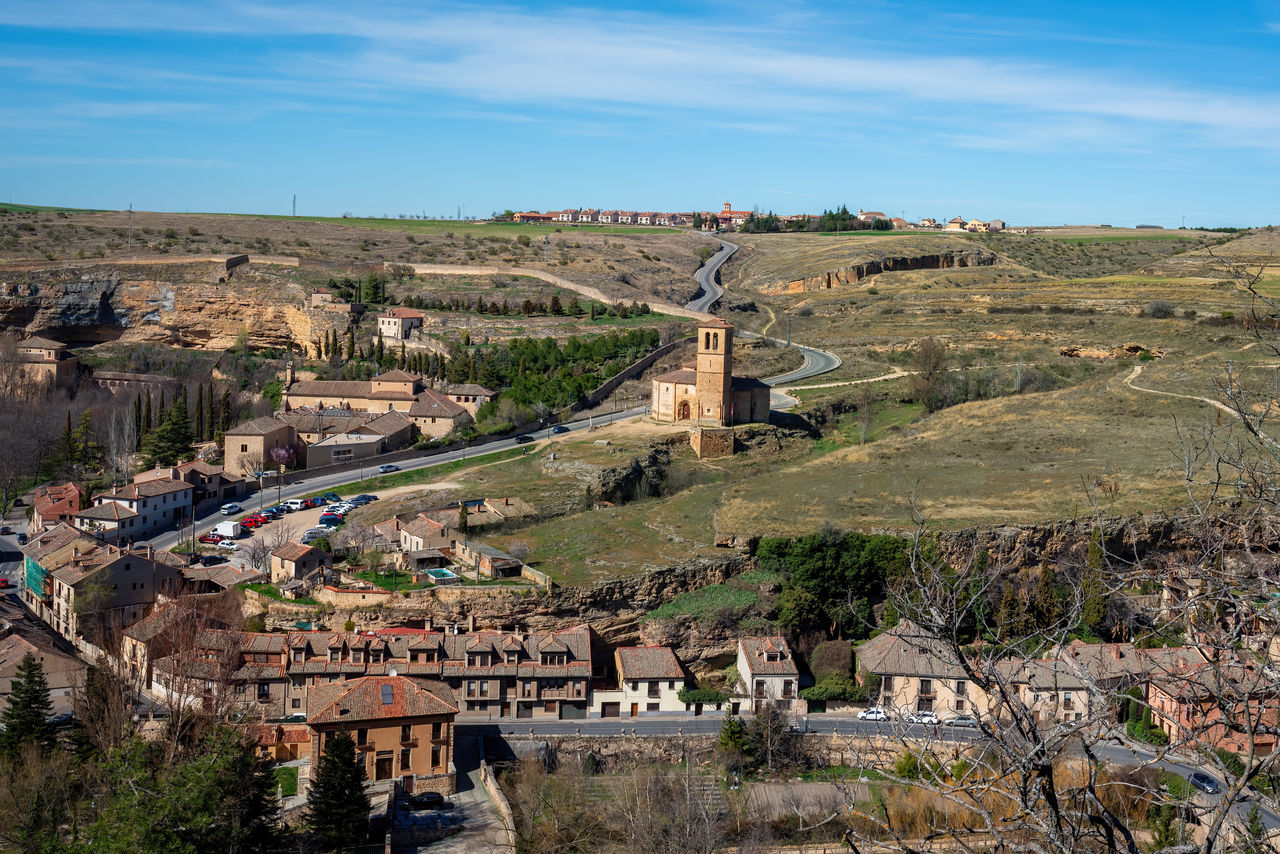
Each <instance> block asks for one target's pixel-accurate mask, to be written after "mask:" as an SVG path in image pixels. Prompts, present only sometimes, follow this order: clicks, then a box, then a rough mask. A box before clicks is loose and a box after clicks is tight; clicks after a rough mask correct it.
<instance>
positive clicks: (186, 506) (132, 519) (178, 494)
mask: <svg viewBox="0 0 1280 854" xmlns="http://www.w3.org/2000/svg"><path fill="white" fill-rule="evenodd" d="M194 493H195V488H194V487H193V486H192V485H191V484H189V483H187V482H186V481H183V480H174V479H171V478H168V477H165V478H157V479H154V480H144V481H142V482H141V483H131V484H129V485H128V486H124V487H121V488H120V489H116V490H112V491H111V492H104V493H101V494H99V495H95V496H94V497H93V506H92V507H89V508H88V509H86V510H81V511H80V512H79V513H76V514H75V526H76V527H77V528H79V529H80V530H81V531H85V532H87V533H91V534H93V535H94V536H95V537H97V538H98V539H101V540H105V541H107V542H112V543H124V542H132V541H133V540H144V539H147V538H148V537H151V536H153V535H155V534H157V533H159V532H161V531H172V530H177V528H178V525H180V524H181V523H182V522H183V520H186V519H190V518H191V515H192V501H191V500H192V496H193V495H194Z"/></svg>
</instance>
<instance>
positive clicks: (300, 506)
mask: <svg viewBox="0 0 1280 854" xmlns="http://www.w3.org/2000/svg"><path fill="white" fill-rule="evenodd" d="M280 506H281V507H284V508H285V509H286V510H292V511H293V512H295V513H296V512H297V511H299V510H306V509H307V503H306V502H305V501H303V500H302V499H301V498H290V499H289V500H288V501H286V502H285V503H284V504H282V505H280Z"/></svg>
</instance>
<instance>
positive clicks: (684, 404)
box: [676, 400, 693, 421]
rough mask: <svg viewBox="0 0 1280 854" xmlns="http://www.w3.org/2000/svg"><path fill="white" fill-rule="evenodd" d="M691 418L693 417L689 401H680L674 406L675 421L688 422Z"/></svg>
mask: <svg viewBox="0 0 1280 854" xmlns="http://www.w3.org/2000/svg"><path fill="white" fill-rule="evenodd" d="M692 417H693V414H692V411H691V409H690V407H689V401H687V400H682V401H680V403H679V404H677V405H676V420H677V421H688V420H689V419H690V418H692Z"/></svg>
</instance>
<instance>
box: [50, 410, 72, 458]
mask: <svg viewBox="0 0 1280 854" xmlns="http://www.w3.org/2000/svg"><path fill="white" fill-rule="evenodd" d="M75 460H76V438H75V434H74V433H72V431H71V410H69V409H68V410H67V424H66V427H65V428H63V431H62V435H61V436H59V437H58V441H57V442H55V443H54V445H53V451H52V452H51V453H50V455H49V461H50V463H52V464H53V467H54V468H55V469H56V470H58V471H65V470H67V469H68V468H70V467H71V466H72V465H74V464H75Z"/></svg>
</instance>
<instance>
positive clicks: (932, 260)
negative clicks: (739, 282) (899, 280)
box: [760, 246, 999, 294]
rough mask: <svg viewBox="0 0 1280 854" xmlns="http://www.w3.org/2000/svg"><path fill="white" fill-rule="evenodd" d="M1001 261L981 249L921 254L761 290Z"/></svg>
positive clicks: (786, 290)
mask: <svg viewBox="0 0 1280 854" xmlns="http://www.w3.org/2000/svg"><path fill="white" fill-rule="evenodd" d="M998 261H999V256H997V255H996V254H995V253H994V252H992V251H991V250H989V249H984V248H982V247H980V246H974V247H972V248H966V249H955V250H949V251H946V252H931V253H924V254H920V255H900V256H888V257H885V258H871V259H868V260H866V261H863V262H861V263H858V264H853V265H850V266H848V267H842V268H840V269H838V270H829V271H827V272H824V273H819V274H817V275H815V276H805V277H804V278H801V279H792V280H789V281H780V282H774V283H772V284H766V285H763V286H761V287H760V291H761V292H762V293H766V294H798V293H804V292H807V291H823V290H831V289H832V288H840V287H848V286H849V285H856V284H857V283H858V282H860V281H862V280H863V279H865V278H867V277H868V276H875V275H879V274H880V273H895V272H900V271H903V270H946V269H951V268H953V267H991V266H994V265H995V264H996V263H998Z"/></svg>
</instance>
